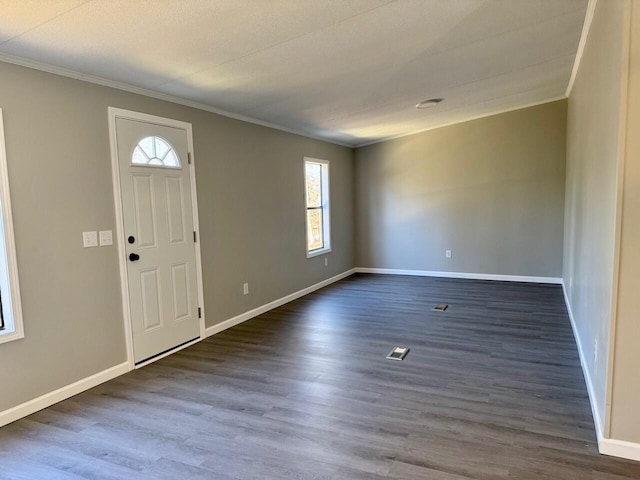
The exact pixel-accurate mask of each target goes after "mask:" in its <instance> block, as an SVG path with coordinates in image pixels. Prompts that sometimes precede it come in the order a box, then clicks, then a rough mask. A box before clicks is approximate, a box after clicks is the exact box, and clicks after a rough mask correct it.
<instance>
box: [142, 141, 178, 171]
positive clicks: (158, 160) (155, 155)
mask: <svg viewBox="0 0 640 480" xmlns="http://www.w3.org/2000/svg"><path fill="white" fill-rule="evenodd" d="M131 163H132V164H133V165H145V166H151V167H168V168H180V159H179V158H178V154H177V153H176V151H175V149H174V148H173V147H172V146H171V144H170V143H169V142H167V141H166V140H165V139H164V138H161V137H156V136H151V137H145V138H143V139H142V140H140V141H139V142H138V144H137V145H136V148H134V149H133V154H132V155H131Z"/></svg>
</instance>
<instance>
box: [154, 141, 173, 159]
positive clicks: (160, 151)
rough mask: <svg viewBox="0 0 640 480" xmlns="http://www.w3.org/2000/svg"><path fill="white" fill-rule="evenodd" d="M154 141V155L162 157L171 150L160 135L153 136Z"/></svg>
mask: <svg viewBox="0 0 640 480" xmlns="http://www.w3.org/2000/svg"><path fill="white" fill-rule="evenodd" d="M155 143H156V157H158V158H164V156H165V155H166V154H167V153H168V152H169V150H171V147H170V146H169V144H168V143H167V142H165V141H164V140H163V139H161V138H160V137H156V138H155Z"/></svg>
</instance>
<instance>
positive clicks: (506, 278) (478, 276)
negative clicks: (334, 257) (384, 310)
mask: <svg viewBox="0 0 640 480" xmlns="http://www.w3.org/2000/svg"><path fill="white" fill-rule="evenodd" d="M355 271H356V272H358V273H380V274H384V275H413V276H417V277H442V278H466V279H471V280H496V281H501V282H530V283H553V284H556V285H560V284H562V278H557V277H529V276H522V275H496V274H493V273H466V272H435V271H431V270H400V269H397V268H369V267H356V269H355Z"/></svg>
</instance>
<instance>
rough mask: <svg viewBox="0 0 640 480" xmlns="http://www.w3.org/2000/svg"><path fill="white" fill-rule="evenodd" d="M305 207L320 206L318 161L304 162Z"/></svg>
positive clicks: (319, 169) (320, 187)
mask: <svg viewBox="0 0 640 480" xmlns="http://www.w3.org/2000/svg"><path fill="white" fill-rule="evenodd" d="M305 173H306V179H307V207H321V206H322V183H321V178H322V166H321V165H320V164H318V163H306V164H305Z"/></svg>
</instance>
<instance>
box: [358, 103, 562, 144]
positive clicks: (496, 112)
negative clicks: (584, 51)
mask: <svg viewBox="0 0 640 480" xmlns="http://www.w3.org/2000/svg"><path fill="white" fill-rule="evenodd" d="M566 98H567V97H565V96H564V95H558V96H557V97H552V98H547V99H545V100H539V101H537V102H531V103H525V104H523V105H518V106H516V107H509V108H501V109H498V110H492V111H490V112H487V113H481V114H478V115H471V116H469V117H465V118H464V119H462V120H455V121H453V122H446V123H439V124H437V125H432V126H430V127H427V128H422V129H420V130H414V131H411V132H409V133H400V134H398V135H393V136H390V137H384V138H380V139H378V140H371V141H369V142H364V143H360V144H358V145H356V146H355V147H353V148H360V147H366V146H369V145H375V144H376V143H382V142H387V141H389V140H396V139H398V138H403V137H409V136H411V135H417V134H418V133H423V132H428V131H430V130H437V129H438V128H443V127H450V126H451V125H458V124H459V123H465V122H470V121H472V120H478V119H480V118H486V117H493V116H494V115H500V114H501V113H508V112H514V111H516V110H522V109H524V108H530V107H537V106H538V105H544V104H546V103H552V102H557V101H558V100H565V99H566Z"/></svg>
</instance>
